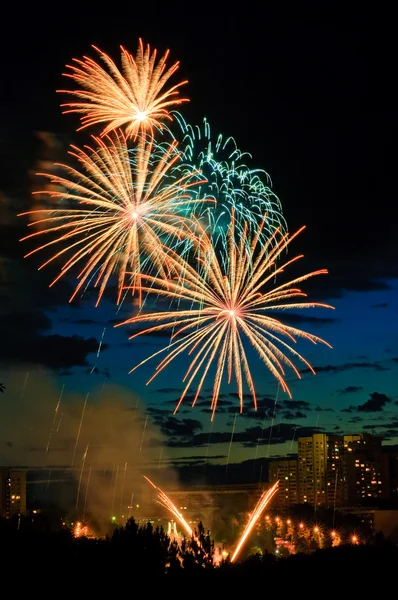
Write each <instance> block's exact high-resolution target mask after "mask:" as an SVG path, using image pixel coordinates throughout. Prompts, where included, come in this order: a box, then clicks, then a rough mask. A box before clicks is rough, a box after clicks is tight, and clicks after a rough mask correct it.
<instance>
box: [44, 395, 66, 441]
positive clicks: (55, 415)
mask: <svg viewBox="0 0 398 600" xmlns="http://www.w3.org/2000/svg"><path fill="white" fill-rule="evenodd" d="M64 389H65V384H64V385H63V386H62V389H61V393H60V395H59V398H58V402H57V406H56V407H55V411H54V419H53V422H52V425H51V429H50V433H49V435H48V442H47V447H46V452H48V450H49V448H50V442H51V438H52V434H53V429H54V426H55V421H56V419H57V415H58V409H59V407H60V404H61V400H62V395H63V393H64ZM57 431H58V430H57Z"/></svg>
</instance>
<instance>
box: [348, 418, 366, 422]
mask: <svg viewBox="0 0 398 600" xmlns="http://www.w3.org/2000/svg"><path fill="white" fill-rule="evenodd" d="M361 421H363V419H362V417H352V419H350V420H349V421H348V422H349V423H360V422H361Z"/></svg>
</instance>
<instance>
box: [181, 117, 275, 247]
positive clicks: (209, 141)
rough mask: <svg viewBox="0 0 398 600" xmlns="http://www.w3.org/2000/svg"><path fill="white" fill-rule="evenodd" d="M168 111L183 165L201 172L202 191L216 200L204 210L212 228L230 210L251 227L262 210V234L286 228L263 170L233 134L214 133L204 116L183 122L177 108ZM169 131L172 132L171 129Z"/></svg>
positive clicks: (227, 216)
mask: <svg viewBox="0 0 398 600" xmlns="http://www.w3.org/2000/svg"><path fill="white" fill-rule="evenodd" d="M172 114H173V116H174V118H175V122H176V124H177V125H178V129H179V131H178V130H176V131H175V136H176V138H177V139H181V148H182V153H183V157H182V161H183V163H184V164H185V168H187V169H188V170H190V169H192V165H194V166H195V168H197V169H199V170H200V171H201V172H202V173H203V175H204V177H205V179H206V181H205V182H204V184H203V186H202V187H203V193H204V194H205V196H206V197H213V198H214V199H215V201H216V204H215V205H211V206H209V207H208V211H207V217H208V219H209V224H210V225H211V228H212V230H213V232H217V231H219V232H222V231H223V230H225V228H226V227H227V226H228V222H229V219H230V215H231V211H232V210H234V211H235V212H236V214H238V215H239V217H240V219H239V221H238V223H240V222H241V223H247V224H248V226H249V227H251V229H252V230H253V231H256V228H257V223H258V221H259V220H261V217H262V215H263V214H264V213H265V212H266V213H267V222H266V226H265V227H264V230H263V234H264V235H268V236H269V235H272V234H273V233H274V231H275V230H276V229H278V228H279V229H280V230H283V231H284V230H286V221H285V219H284V217H283V214H282V206H281V202H280V200H279V198H278V197H277V196H276V195H275V193H274V192H273V191H272V187H271V179H270V177H269V175H268V173H266V171H264V170H262V169H255V168H252V167H250V166H249V165H250V163H251V159H252V157H251V155H250V154H249V153H248V152H242V151H241V150H240V149H239V148H238V146H237V144H236V142H235V140H234V138H232V137H224V136H223V135H221V134H219V135H217V136H214V135H213V134H212V132H211V127H210V124H209V122H208V121H207V119H206V118H205V119H203V124H202V126H201V127H199V126H192V125H190V124H189V123H187V122H186V121H185V119H184V118H183V116H182V115H181V114H180V113H178V112H175V111H173V112H172ZM170 133H171V135H173V131H171V132H170Z"/></svg>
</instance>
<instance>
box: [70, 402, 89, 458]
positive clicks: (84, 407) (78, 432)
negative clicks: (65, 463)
mask: <svg viewBox="0 0 398 600" xmlns="http://www.w3.org/2000/svg"><path fill="white" fill-rule="evenodd" d="M89 395H90V394H89V393H87V395H86V399H85V400H84V404H83V410H82V416H81V417H80V423H79V429H78V430H77V436H76V443H75V447H74V450H73V456H72V464H71V467H73V466H74V464H75V456H76V450H77V445H78V443H79V439H80V432H81V430H82V424H83V419H84V413H85V412H86V406H87V400H88V397H89Z"/></svg>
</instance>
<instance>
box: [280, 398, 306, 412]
mask: <svg viewBox="0 0 398 600" xmlns="http://www.w3.org/2000/svg"><path fill="white" fill-rule="evenodd" d="M282 405H283V407H284V408H289V409H292V410H294V409H297V410H311V404H310V403H309V402H307V401H306V400H289V399H288V400H283V401H282Z"/></svg>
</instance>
